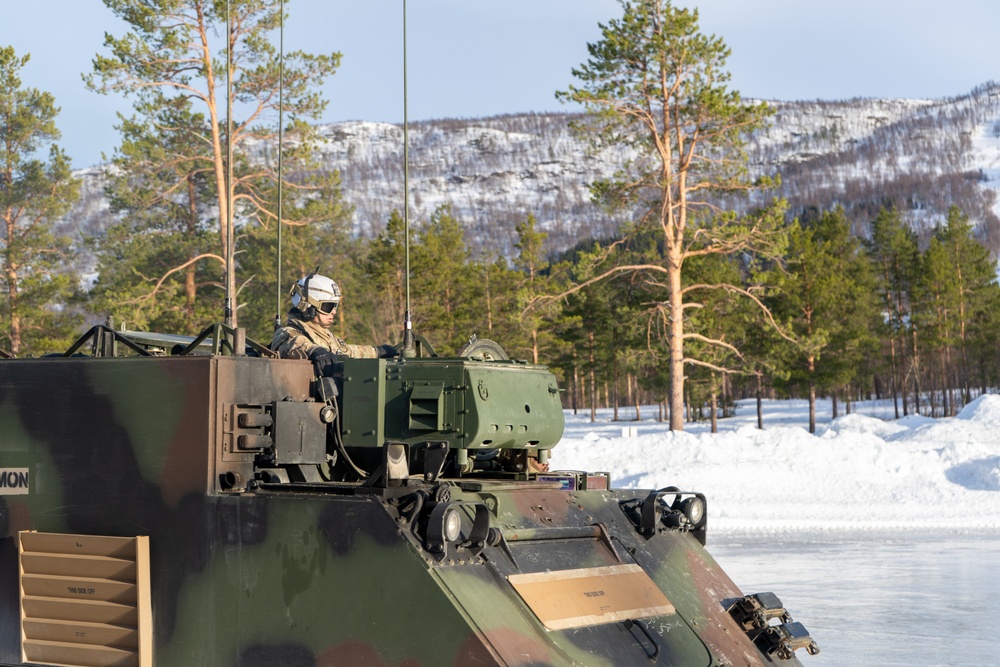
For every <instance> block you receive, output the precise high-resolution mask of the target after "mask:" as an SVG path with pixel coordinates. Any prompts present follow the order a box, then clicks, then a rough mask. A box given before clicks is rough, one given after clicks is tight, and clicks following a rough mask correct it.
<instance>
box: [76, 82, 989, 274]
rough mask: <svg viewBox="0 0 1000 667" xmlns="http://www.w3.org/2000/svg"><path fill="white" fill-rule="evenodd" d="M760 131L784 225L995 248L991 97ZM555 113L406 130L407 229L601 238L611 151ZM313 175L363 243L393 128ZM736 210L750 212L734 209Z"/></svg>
mask: <svg viewBox="0 0 1000 667" xmlns="http://www.w3.org/2000/svg"><path fill="white" fill-rule="evenodd" d="M773 104H774V106H775V110H776V113H775V115H774V118H773V122H772V123H771V124H770V126H769V127H768V128H767V129H766V130H763V131H761V132H760V133H758V134H757V135H756V136H754V137H753V138H752V140H751V142H750V144H749V146H748V156H749V160H750V165H751V169H752V170H753V171H754V172H755V173H758V174H763V173H769V174H774V173H779V174H781V177H782V185H781V187H780V188H778V189H777V190H776V191H773V192H771V193H768V195H767V196H768V197H770V196H780V197H784V198H786V199H788V201H789V204H790V211H791V213H792V214H799V213H801V212H803V211H807V210H809V209H817V208H819V209H822V208H828V207H830V206H834V205H841V206H843V207H844V208H845V209H846V210H847V212H848V215H849V217H850V218H851V219H852V221H853V222H854V223H855V230H856V232H857V233H859V234H865V232H866V225H867V222H868V221H869V220H870V219H871V217H872V216H873V215H874V212H875V211H877V210H878V208H879V207H880V206H882V205H884V204H886V203H889V202H895V203H896V205H897V206H898V207H899V208H900V209H901V210H902V211H903V214H904V216H905V217H906V218H907V219H908V220H909V221H910V222H911V224H913V225H914V227H915V228H916V229H917V230H918V232H921V233H923V234H926V233H927V232H928V231H929V230H930V229H932V228H933V225H934V224H935V223H936V222H938V221H940V220H942V219H943V216H944V213H945V212H946V211H947V209H948V207H949V206H950V205H952V204H956V205H958V206H959V207H961V208H962V209H963V210H964V211H965V212H966V213H968V214H969V215H970V217H971V218H972V220H973V221H974V222H975V223H976V224H977V225H978V228H979V234H980V237H981V239H982V240H983V241H984V242H986V243H987V245H988V246H989V247H990V248H991V249H993V250H994V251H996V250H998V249H1000V217H998V213H1000V206H998V204H997V196H996V192H997V190H998V189H1000V84H987V85H984V86H981V87H979V88H977V89H976V90H974V91H972V92H970V93H969V94H967V95H962V96H959V97H955V98H948V99H943V100H883V99H854V100H846V101H837V102H828V101H811V102H773ZM572 119H573V118H572V116H570V115H566V114H521V115H508V116H498V117H492V118H479V119H451V120H433V121H421V122H417V123H413V124H412V125H411V128H410V133H409V134H410V169H409V176H410V184H411V186H410V187H411V197H410V201H411V217H412V219H413V220H415V221H416V224H418V225H419V221H420V220H423V219H427V218H428V217H429V216H430V215H431V213H432V212H433V211H434V210H435V208H436V207H438V206H441V205H449V206H451V207H452V209H453V210H454V212H455V213H456V214H457V215H458V217H459V218H460V219H461V220H462V221H463V222H464V224H465V225H466V228H467V229H468V234H467V236H468V241H469V243H470V245H472V246H473V247H474V248H477V249H479V250H480V251H482V252H484V253H487V254H494V255H495V254H502V255H510V254H512V252H513V243H514V241H515V240H516V239H515V233H514V225H515V224H516V223H517V222H519V221H521V220H523V219H524V218H525V217H526V216H527V215H529V214H532V215H534V216H535V218H536V219H537V220H538V223H539V227H540V228H542V229H544V230H545V231H546V232H548V234H549V250H553V251H558V250H562V249H565V248H568V247H571V246H572V245H573V244H574V243H576V242H577V241H578V240H580V239H586V238H589V237H595V236H596V237H599V236H606V235H608V234H611V233H613V232H614V231H615V229H616V228H617V227H618V225H619V224H621V222H623V221H624V220H625V217H626V216H625V214H623V213H617V214H612V213H609V212H607V211H604V210H602V209H601V208H600V207H598V206H596V205H595V204H593V203H592V202H591V199H590V191H589V186H590V184H591V183H593V182H594V181H595V180H597V179H599V178H603V177H606V176H609V175H611V174H612V173H613V172H614V170H615V168H616V167H617V165H619V164H621V162H622V161H623V160H624V159H626V157H627V155H626V154H625V152H624V151H614V152H604V153H600V154H595V153H593V152H591V151H590V150H588V147H587V145H586V143H585V141H583V140H582V139H580V138H579V137H577V136H576V135H574V133H573V132H572V131H571V130H570V127H569V123H570V121H571V120H572ZM320 129H321V134H322V137H323V141H322V144H321V147H320V150H321V153H322V156H323V158H322V167H321V168H322V169H328V170H337V171H339V172H340V174H341V177H342V180H343V189H344V195H345V198H346V199H347V201H348V202H349V203H350V204H351V205H352V206H353V207H354V214H353V226H354V230H355V232H356V233H357V234H359V235H364V236H372V235H375V234H377V233H378V232H379V231H380V230H381V229H383V228H384V225H385V223H386V220H387V219H388V216H389V214H390V213H391V212H392V211H393V210H394V209H400V208H401V207H402V201H403V193H402V183H403V150H402V148H403V146H402V145H403V142H402V128H401V127H400V126H398V125H391V124H385V123H370V122H344V123H335V124H331V125H326V126H323V127H322V128H320ZM80 176H81V177H82V178H83V179H84V182H85V187H84V196H83V197H82V199H81V201H80V203H79V204H78V205H77V207H76V208H75V209H74V210H73V211H72V212H71V214H70V215H69V216H67V218H66V223H67V225H68V226H69V227H70V230H71V231H72V232H73V233H74V234H77V235H85V234H89V233H95V232H99V230H100V229H102V228H103V227H104V226H105V225H106V224H107V220H108V212H107V206H106V203H105V202H104V201H103V197H102V194H101V192H102V191H101V169H100V168H97V167H95V168H92V169H88V170H84V171H83V172H81V173H80ZM725 203H726V204H728V205H731V206H734V207H737V208H745V207H747V206H752V205H753V204H755V203H758V202H755V201H745V200H734V201H730V202H725Z"/></svg>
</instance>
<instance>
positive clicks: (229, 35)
mask: <svg viewBox="0 0 1000 667" xmlns="http://www.w3.org/2000/svg"><path fill="white" fill-rule="evenodd" d="M232 50H233V21H232V18H231V17H230V15H229V0H226V220H225V224H226V234H225V236H226V305H225V310H224V311H223V317H224V318H225V322H226V326H227V327H232V326H233V317H234V315H235V313H234V311H233V296H234V294H233V284H234V281H233V54H232Z"/></svg>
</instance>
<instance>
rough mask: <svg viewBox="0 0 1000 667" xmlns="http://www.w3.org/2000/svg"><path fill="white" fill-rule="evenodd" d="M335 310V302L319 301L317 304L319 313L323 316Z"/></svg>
mask: <svg viewBox="0 0 1000 667" xmlns="http://www.w3.org/2000/svg"><path fill="white" fill-rule="evenodd" d="M335 310H337V302H336V301H320V302H319V311H320V312H321V313H325V314H327V315H329V314H330V313H332V312H334V311H335Z"/></svg>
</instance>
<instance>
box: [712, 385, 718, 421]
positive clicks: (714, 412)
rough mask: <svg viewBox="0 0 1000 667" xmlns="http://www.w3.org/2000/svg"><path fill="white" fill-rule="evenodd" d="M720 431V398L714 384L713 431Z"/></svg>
mask: <svg viewBox="0 0 1000 667" xmlns="http://www.w3.org/2000/svg"><path fill="white" fill-rule="evenodd" d="M718 432H719V399H718V392H717V391H716V389H715V384H714V383H713V384H712V433H718Z"/></svg>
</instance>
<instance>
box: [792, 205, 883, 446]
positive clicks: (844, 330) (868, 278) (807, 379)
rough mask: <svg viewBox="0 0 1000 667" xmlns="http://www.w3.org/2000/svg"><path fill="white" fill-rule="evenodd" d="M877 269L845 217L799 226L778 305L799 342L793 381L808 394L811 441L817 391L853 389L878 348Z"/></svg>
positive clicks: (829, 215) (836, 214)
mask: <svg viewBox="0 0 1000 667" xmlns="http://www.w3.org/2000/svg"><path fill="white" fill-rule="evenodd" d="M870 267H871V265H870V260H869V259H868V257H867V256H866V255H865V254H864V252H863V250H862V248H861V244H860V242H859V241H858V240H857V239H856V238H854V237H852V236H851V233H850V222H849V221H848V220H847V216H846V215H845V214H844V211H843V209H841V208H837V209H835V210H833V211H826V212H824V213H822V214H821V215H820V216H819V218H818V219H817V220H815V221H812V222H806V223H800V222H799V221H798V220H796V221H795V222H793V223H792V225H791V228H790V233H789V246H788V253H787V255H786V258H785V270H784V271H779V272H776V275H775V284H776V286H777V288H778V292H777V294H776V295H775V296H774V297H773V303H774V312H775V314H776V316H778V317H780V318H782V321H783V322H785V324H786V329H787V330H788V331H790V332H791V334H792V338H793V339H794V341H793V342H791V343H790V344H789V345H790V346H791V348H792V349H791V350H790V353H791V354H790V357H791V364H790V366H789V370H790V377H789V381H790V382H801V383H804V384H806V385H807V387H808V397H809V432H810V433H814V432H815V431H816V392H817V388H820V389H823V390H827V391H833V392H836V391H837V390H838V389H840V388H842V387H845V386H847V385H848V384H849V383H850V382H851V381H852V380H854V379H855V378H856V375H857V374H858V373H859V371H860V363H861V360H862V359H863V356H864V353H865V352H866V350H867V349H869V348H870V346H871V344H872V342H873V338H872V337H871V335H870V334H869V332H870V330H871V328H872V325H873V323H874V322H875V320H876V315H877V310H876V308H875V303H874V301H873V300H872V294H873V287H874V276H873V274H872V272H871V268H870Z"/></svg>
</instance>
